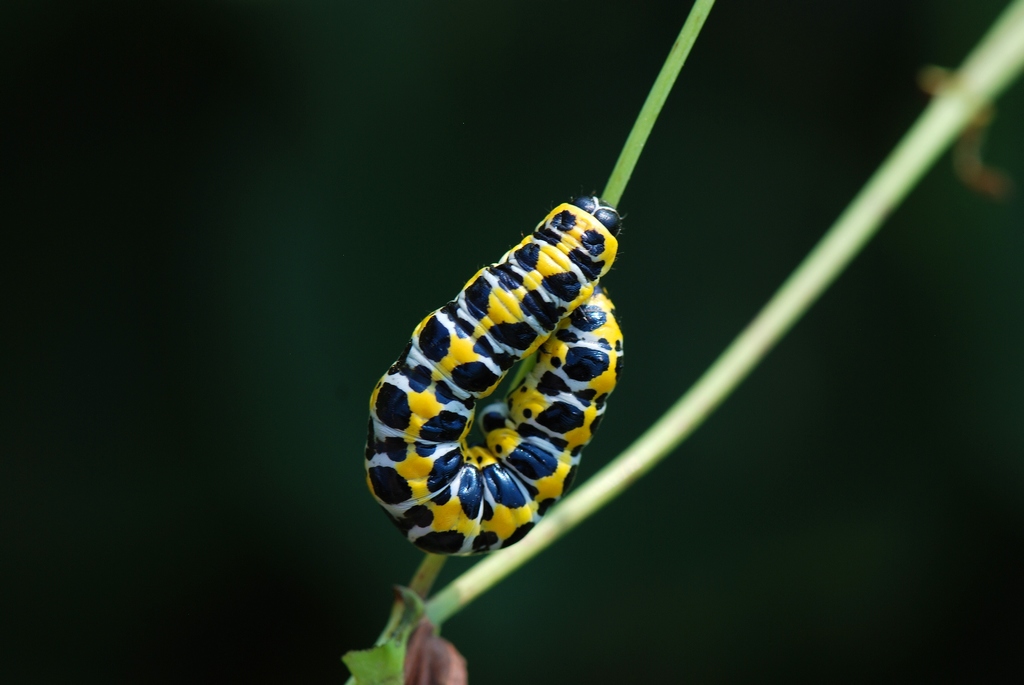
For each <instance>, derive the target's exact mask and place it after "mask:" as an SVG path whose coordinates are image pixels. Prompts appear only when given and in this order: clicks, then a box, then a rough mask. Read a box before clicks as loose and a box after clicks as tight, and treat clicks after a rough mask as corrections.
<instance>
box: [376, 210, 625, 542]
mask: <svg viewBox="0 0 1024 685" xmlns="http://www.w3.org/2000/svg"><path fill="white" fill-rule="evenodd" d="M618 230H619V215H618V213H617V212H616V211H615V209H614V208H613V207H611V206H609V205H607V204H605V203H603V202H601V201H600V200H599V199H598V198H596V197H581V198H577V199H576V200H573V202H572V203H571V204H563V205H559V206H558V207H556V208H555V209H553V210H552V211H551V213H550V214H548V216H547V217H546V218H545V219H544V221H542V222H541V223H540V224H539V225H538V226H537V229H536V230H535V231H534V233H533V234H531V235H529V236H527V237H526V238H525V239H524V240H523V241H522V242H521V243H519V245H517V246H516V247H514V248H513V249H512V250H510V251H509V252H507V253H506V254H505V256H504V257H502V258H501V260H500V261H499V262H497V263H496V264H492V265H491V266H488V267H485V268H483V269H481V270H480V271H479V272H477V274H476V275H475V276H473V278H472V279H470V281H469V282H468V283H467V284H466V286H465V287H464V288H463V290H462V292H460V293H459V294H458V296H457V297H456V298H455V299H454V300H452V301H451V302H449V303H448V304H446V305H445V306H444V307H442V308H441V309H438V310H437V311H435V312H434V313H432V314H430V315H429V316H427V318H425V319H424V320H423V321H422V322H420V324H419V326H417V327H416V330H415V331H413V335H412V340H411V341H410V342H409V344H408V345H407V346H406V348H405V351H404V352H403V353H402V356H401V357H400V358H399V359H398V361H396V362H395V363H394V364H393V365H392V366H391V368H390V369H389V370H388V372H387V373H386V374H385V375H384V377H383V378H381V380H380V381H379V382H378V383H377V386H376V387H375V389H374V391H373V395H372V396H371V397H370V426H369V435H368V437H367V445H366V473H367V482H368V484H369V487H370V491H371V492H372V493H373V495H374V497H376V498H377V501H378V502H379V503H380V505H381V506H382V507H383V508H384V510H385V511H386V512H387V513H388V515H389V516H390V518H391V520H392V521H393V522H394V523H395V525H397V526H398V528H399V529H400V530H402V531H403V532H404V533H405V534H406V536H407V537H408V538H409V540H411V541H412V542H413V543H414V544H416V545H417V546H418V547H420V548H421V549H423V550H425V551H427V552H433V553H436V554H460V555H464V554H476V553H482V552H487V551H490V550H494V549H499V548H501V547H508V546H509V545H512V544H514V543H515V542H518V541H519V540H521V539H522V538H523V537H524V536H525V535H526V534H527V533H528V532H529V531H530V529H531V528H532V527H533V526H534V525H535V524H536V523H537V521H539V520H540V518H541V516H543V515H544V513H545V511H547V509H548V507H549V506H550V505H551V504H553V503H554V502H556V501H557V500H558V499H559V498H560V497H561V496H562V495H563V494H564V493H565V492H566V490H568V489H569V486H570V485H571V484H572V480H573V478H574V476H575V473H576V467H577V464H578V463H579V459H580V452H581V451H582V449H583V447H584V446H586V444H587V443H588V442H589V441H590V439H591V438H592V437H593V434H594V431H595V430H596V429H597V426H598V424H599V423H600V419H601V416H602V414H603V413H604V408H605V401H606V400H607V398H608V395H609V394H610V393H611V391H612V390H613V389H614V387H615V383H616V381H617V379H618V374H619V371H620V369H621V366H622V333H621V331H620V330H619V325H618V322H617V321H616V319H615V309H614V307H613V305H612V303H611V300H609V299H608V297H607V295H606V294H605V293H604V291H603V290H602V289H601V288H600V286H598V281H599V280H600V278H601V277H602V276H603V275H604V274H605V273H607V272H608V270H609V269H610V268H611V265H612V262H613V261H614V259H615V254H616V250H617V247H618V243H617V240H616V237H615V236H616V235H617V234H618ZM534 352H537V353H538V355H537V364H536V366H535V367H534V368H533V370H532V371H531V372H530V373H529V374H527V376H526V377H525V378H524V379H523V381H522V382H521V383H520V384H519V385H518V386H517V387H515V388H513V389H512V390H511V391H510V392H509V395H508V397H507V399H506V401H505V402H499V403H497V404H494V405H491V406H489V407H487V408H486V409H485V410H484V411H482V412H481V417H480V419H481V421H480V422H481V427H482V428H483V431H484V435H485V442H484V444H482V445H476V446H472V447H469V446H467V444H466V436H467V434H468V432H469V430H470V428H471V427H472V423H473V416H474V413H475V408H476V401H477V400H479V399H481V398H483V397H486V396H487V395H489V394H490V393H491V392H493V391H494V389H495V388H496V387H497V385H498V383H500V382H501V379H502V377H503V376H504V374H505V372H507V371H508V370H509V368H511V367H512V366H513V365H514V364H515V363H516V362H517V361H519V360H520V359H522V358H525V357H528V356H530V355H531V354H533V353H534Z"/></svg>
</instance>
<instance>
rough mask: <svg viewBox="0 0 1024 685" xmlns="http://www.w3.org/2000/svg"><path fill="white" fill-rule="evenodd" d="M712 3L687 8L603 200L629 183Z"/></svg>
mask: <svg viewBox="0 0 1024 685" xmlns="http://www.w3.org/2000/svg"><path fill="white" fill-rule="evenodd" d="M714 5H715V0H697V2H695V3H693V7H692V8H690V14H689V15H688V16H687V17H686V23H684V24H683V28H682V30H681V31H680V32H679V37H678V38H676V42H675V43H673V44H672V49H671V50H669V53H668V57H667V58H666V59H665V64H664V65H663V66H662V67H661V72H659V73H658V78H656V79H655V80H654V85H653V86H651V92H650V93H648V94H647V100H645V101H644V106H643V107H641V108H640V114H639V115H638V116H637V118H636V123H635V124H633V130H632V131H630V132H629V137H628V138H626V144H625V145H623V146H622V152H621V153H620V154H619V159H618V160H617V161H616V162H615V167H614V168H613V169H612V174H611V176H609V177H608V184H607V185H606V186H605V187H604V192H603V193H601V198H602V199H603V200H604V201H605V202H608V203H610V204H613V205H617V204H619V200H621V199H622V194H623V193H624V192H625V191H626V184H627V183H629V178H630V176H632V175H633V169H634V168H635V167H636V162H637V160H638V159H640V153H641V152H643V149H644V145H645V144H646V143H647V138H648V137H649V136H650V135H651V129H653V128H654V122H655V121H657V120H658V114H660V113H661V108H662V106H663V105H664V104H665V100H666V99H667V98H668V94H669V93H670V92H671V91H672V85H673V84H674V83H675V82H676V77H677V76H679V70H680V69H682V68H683V64H684V63H685V62H686V57H687V56H688V55H689V54H690V49H691V48H693V44H694V43H695V42H696V41H697V36H698V35H699V34H700V30H701V28H702V27H703V26H704V22H705V21H706V20H707V18H708V14H709V13H710V12H711V8H712V7H714Z"/></svg>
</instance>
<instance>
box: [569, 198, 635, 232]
mask: <svg viewBox="0 0 1024 685" xmlns="http://www.w3.org/2000/svg"><path fill="white" fill-rule="evenodd" d="M569 204H572V205H575V206H577V207H579V208H580V209H582V210H583V211H584V212H589V213H591V214H593V215H594V218H595V219H597V220H598V221H600V222H601V224H602V225H603V226H604V227H605V228H607V229H608V232H609V233H611V234H612V235H618V234H619V229H620V228H622V218H621V217H620V216H619V213H618V211H616V209H615V208H614V207H612V206H611V205H610V204H608V203H607V202H605V201H604V200H602V199H601V198H599V197H598V196H596V195H581V196H580V197H577V198H576V199H575V200H572V201H571V202H570V203H569Z"/></svg>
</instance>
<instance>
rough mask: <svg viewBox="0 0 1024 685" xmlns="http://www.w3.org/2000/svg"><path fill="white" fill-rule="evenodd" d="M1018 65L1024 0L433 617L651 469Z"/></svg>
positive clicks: (446, 596)
mask: <svg viewBox="0 0 1024 685" xmlns="http://www.w3.org/2000/svg"><path fill="white" fill-rule="evenodd" d="M1022 68H1024V0H1015V2H1013V3H1012V4H1011V5H1010V6H1009V7H1008V8H1007V9H1006V10H1005V11H1004V12H1003V14H1002V15H1001V16H1000V17H999V19H998V20H997V21H996V23H995V24H994V25H993V26H992V28H991V29H990V30H989V32H988V34H986V36H985V37H984V38H983V39H982V40H981V42H980V43H979V44H978V46H977V47H976V48H975V49H974V51H973V52H972V53H971V54H970V55H969V56H968V57H967V59H966V60H965V61H964V64H963V66H962V67H961V68H960V70H959V71H957V72H956V73H955V74H953V75H952V77H951V78H950V79H949V80H948V81H947V82H946V83H945V84H944V86H943V87H942V88H941V90H940V92H939V93H938V95H937V96H936V97H935V98H934V99H933V100H932V102H931V103H930V104H929V105H928V107H927V108H926V109H925V111H924V112H923V113H922V115H921V116H920V117H919V118H918V120H917V121H916V122H915V123H914V125H913V126H912V127H911V129H910V130H909V131H908V132H907V133H906V135H904V137H903V139H902V140H901V141H900V142H899V144H898V145H897V146H896V148H895V149H894V150H893V151H892V152H891V153H890V154H889V156H888V157H887V158H886V160H885V161H884V162H883V163H882V165H881V166H880V167H879V169H878V170H877V171H876V172H875V174H874V175H873V176H872V177H871V178H870V179H869V180H868V182H867V184H866V185H865V186H864V188H863V189H862V190H861V191H860V193H858V194H857V196H856V197H855V198H854V199H853V201H852V202H851V203H850V205H849V206H848V207H847V208H846V210H845V211H843V213H842V214H841V215H840V216H839V218H838V219H837V220H836V222H835V224H833V226H832V227H831V228H830V229H829V231H828V232H827V233H826V234H825V236H824V237H823V238H822V239H821V241H820V242H819V243H818V244H817V245H816V246H815V247H814V249H813V250H812V251H811V252H810V254H808V255H807V257H806V258H805V259H804V261H803V262H802V263H801V264H800V266H799V267H797V269H796V271H794V272H793V273H792V275H791V276H790V277H789V278H788V279H787V280H786V282H785V283H783V285H782V287H781V288H779V290H778V291H777V292H776V293H775V295H774V297H772V299H771V300H770V301H769V302H768V303H767V304H766V305H765V307H764V308H763V309H762V310H761V311H760V313H759V314H758V315H757V317H756V318H755V319H754V320H753V321H752V322H751V323H750V324H749V325H748V326H747V327H746V328H745V329H744V330H743V331H742V332H741V333H740V335H739V336H738V337H737V338H736V339H735V340H734V341H733V343H732V344H731V345H729V347H728V348H727V349H726V350H725V352H723V353H722V355H721V356H720V357H719V358H718V359H717V360H716V361H715V362H714V364H712V365H711V367H710V368H709V369H708V370H707V371H706V372H705V373H704V375H703V376H701V378H700V379H699V380H698V381H697V383H696V384H694V385H693V387H691V388H690V389H689V390H688V391H687V392H686V394H685V395H683V397H682V398H680V399H679V400H678V401H677V402H676V403H675V405H673V406H672V407H671V408H670V409H669V410H668V412H666V413H665V415H664V416H662V418H661V419H659V420H658V421H657V422H656V423H655V424H654V425H653V426H651V427H650V428H649V429H648V430H647V431H646V432H645V433H644V434H643V435H642V436H640V438H639V439H638V440H637V441H636V442H635V443H633V445H631V446H630V447H629V448H628V449H626V451H625V452H623V453H622V454H621V455H619V456H618V457H617V458H616V459H615V460H613V461H612V462H611V463H609V464H608V465H607V466H605V467H604V468H603V469H601V470H600V471H599V472H598V473H597V474H595V475H594V477H593V478H591V479H590V480H588V481H587V482H586V483H584V484H583V485H582V486H581V487H580V488H579V489H577V490H576V492H574V493H573V494H572V495H570V496H568V497H567V498H566V499H565V500H564V501H563V502H562V503H561V504H559V505H558V506H556V507H555V508H554V509H553V510H552V511H551V512H550V513H549V514H548V515H547V516H546V517H545V518H544V520H542V521H541V522H540V523H539V524H538V525H537V526H536V527H535V528H534V529H533V530H532V531H531V532H530V535H528V536H527V537H526V538H525V539H524V540H523V541H522V542H520V543H518V544H517V545H516V546H515V547H511V548H509V549H508V550H503V551H500V552H497V553H495V554H493V555H492V556H490V557H488V558H486V559H484V560H483V561H481V562H480V563H478V564H477V565H475V566H473V567H472V568H470V569H469V570H468V571H466V572H465V573H463V574H462V575H461V576H459V577H458V578H456V579H455V580H454V581H453V582H452V583H450V584H449V585H448V586H447V587H445V588H444V589H442V590H441V591H440V592H438V593H437V594H436V595H434V597H433V598H432V599H431V600H430V601H428V602H427V616H428V617H429V618H430V620H431V621H433V622H434V624H435V625H439V624H441V623H442V622H444V621H445V620H446V619H447V618H449V617H450V616H452V615H453V614H455V613H456V612H457V611H459V610H460V609H461V608H463V607H464V606H466V605H467V604H469V603H470V602H471V601H473V600H474V599H475V598H476V597H478V596H480V594H482V593H483V592H485V591H486V590H487V589H489V588H490V587H492V586H493V585H494V584H496V583H497V582H498V581H500V580H501V579H502V578H504V577H505V576H507V575H508V574H510V573H511V572H513V571H514V570H515V569H517V568H519V567H520V566H522V565H523V564H524V563H526V562H527V561H528V560H529V559H531V558H532V557H533V556H534V555H536V554H537V553H538V552H540V551H541V550H543V549H544V548H546V547H547V546H548V545H550V544H551V543H552V542H554V541H555V540H556V539H558V538H559V537H561V536H562V535H564V534H565V533H566V532H567V531H569V530H570V529H571V528H572V527H573V526H575V525H576V524H577V523H579V522H580V521H582V520H583V519H585V518H586V517H587V516H590V515H591V514H593V513H594V512H595V511H597V510H598V509H600V508H601V507H602V506H604V505H605V504H607V503H608V502H609V501H610V500H612V499H613V498H615V497H616V496H617V495H619V494H620V493H621V492H622V491H623V490H625V489H626V488H627V487H629V486H630V485H631V484H632V483H633V482H635V481H636V480H637V479H638V478H640V476H642V475H644V474H645V473H647V472H648V471H649V470H650V469H651V468H653V467H654V466H655V465H656V464H657V463H658V462H659V461H661V460H662V459H663V458H664V457H665V456H667V455H668V454H669V453H670V452H671V451H672V450H673V449H675V448H676V447H677V446H678V445H679V444H680V443H681V442H682V441H683V440H684V439H685V438H686V437H687V436H689V435H690V433H692V432H693V431H694V430H695V429H696V428H697V427H698V426H699V425H700V424H701V423H702V422H703V421H704V419H705V418H707V417H708V415H710V414H711V412H712V411H714V410H715V408H716V407H717V406H718V405H719V404H721V402H722V401H723V400H724V399H725V398H726V397H727V396H728V395H729V393H731V392H732V391H733V390H734V389H735V388H736V386H737V385H739V383H740V382H741V381H742V380H743V379H744V378H745V377H746V376H747V374H749V373H750V371H751V370H752V369H753V368H754V366H756V365H757V363H758V362H760V361H761V360H762V359H763V358H764V357H765V355H767V354H768V352H769V351H770V350H771V349H772V347H774V346H775V344H776V343H777V342H778V341H779V340H780V339H781V338H782V336H783V335H785V334H786V332H787V331H788V330H789V329H790V328H791V327H792V326H793V325H794V324H795V323H796V322H797V321H798V320H799V319H800V317H801V316H802V315H803V314H804V312H806V311H807V310H808V308H810V306H811V305H812V304H813V303H814V302H815V300H817V299H818V297H819V296H820V295H821V293H822V292H824V290H825V289H826V288H827V287H828V286H829V285H830V284H831V283H832V282H833V281H834V280H835V279H836V277H837V276H838V275H839V274H840V273H841V272H842V271H843V269H845V268H846V266H847V265H848V264H849V263H850V261H851V260H852V259H853V258H854V257H855V256H856V255H857V253H858V252H860V250H861V249H862V248H863V246H864V245H865V243H867V241H868V240H870V239H871V237H872V236H873V235H874V234H875V232H876V231H877V230H878V228H879V227H880V226H881V224H882V222H883V221H884V220H885V219H886V218H887V217H888V215H889V214H890V213H891V212H892V211H893V210H894V209H895V208H896V207H897V206H898V205H899V204H900V202H901V201H902V200H903V198H904V197H906V195H907V193H909V192H910V190H911V189H912V188H913V187H914V185H916V184H917V182H918V181H919V180H920V179H921V177H922V176H923V175H924V173H925V172H926V171H927V170H928V169H929V168H930V167H931V166H932V164H933V163H934V162H935V160H936V159H937V158H938V156H939V155H940V154H942V152H943V151H945V149H946V148H948V147H949V146H950V144H951V143H952V141H953V140H954V139H955V138H956V137H957V135H959V134H960V132H961V131H963V130H964V128H965V127H966V126H968V125H969V124H970V122H971V120H972V119H973V118H974V117H975V115H976V114H977V113H978V111H979V110H980V109H981V108H982V107H985V106H987V105H988V104H989V103H990V102H992V101H993V100H994V99H995V98H996V97H997V96H998V95H999V94H1000V93H1001V92H1002V91H1003V90H1004V89H1005V88H1006V87H1007V86H1008V85H1009V84H1010V82H1011V81H1013V80H1014V79H1015V78H1017V77H1018V76H1019V75H1020V72H1021V70H1022Z"/></svg>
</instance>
